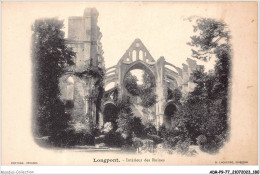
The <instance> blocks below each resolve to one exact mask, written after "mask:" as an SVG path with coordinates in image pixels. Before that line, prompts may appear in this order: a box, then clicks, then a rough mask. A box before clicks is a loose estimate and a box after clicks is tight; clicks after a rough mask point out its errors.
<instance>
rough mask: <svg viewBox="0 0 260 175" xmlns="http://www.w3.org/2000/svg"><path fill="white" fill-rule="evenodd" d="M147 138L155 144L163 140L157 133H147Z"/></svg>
mask: <svg viewBox="0 0 260 175" xmlns="http://www.w3.org/2000/svg"><path fill="white" fill-rule="evenodd" d="M147 138H148V139H150V140H152V141H153V142H154V144H155V145H157V144H159V143H162V142H163V139H162V138H160V137H159V136H157V135H150V134H147Z"/></svg>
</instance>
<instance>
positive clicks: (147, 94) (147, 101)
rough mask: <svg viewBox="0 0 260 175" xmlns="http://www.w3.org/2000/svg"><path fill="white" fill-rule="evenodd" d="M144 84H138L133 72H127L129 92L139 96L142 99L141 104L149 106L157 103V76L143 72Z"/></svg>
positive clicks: (126, 82)
mask: <svg viewBox="0 0 260 175" xmlns="http://www.w3.org/2000/svg"><path fill="white" fill-rule="evenodd" d="M142 78H143V84H142V85H138V84H137V77H136V76H134V75H132V74H131V72H128V73H127V74H126V77H125V80H124V83H125V86H126V89H127V90H128V92H129V93H130V94H131V95H133V96H139V97H140V98H141V100H142V102H141V105H142V106H143V107H146V108H149V107H151V106H153V105H154V104H155V103H156V98H157V96H156V94H155V85H156V84H155V78H154V76H150V75H149V74H148V73H146V72H144V73H143V76H142Z"/></svg>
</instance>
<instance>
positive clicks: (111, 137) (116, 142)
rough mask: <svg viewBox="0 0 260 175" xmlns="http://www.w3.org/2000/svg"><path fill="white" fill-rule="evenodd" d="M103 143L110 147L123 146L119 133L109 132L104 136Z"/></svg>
mask: <svg viewBox="0 0 260 175" xmlns="http://www.w3.org/2000/svg"><path fill="white" fill-rule="evenodd" d="M104 142H105V144H106V145H107V146H110V147H121V146H122V145H123V144H124V138H123V137H122V136H121V134H120V133H118V132H115V131H110V132H108V133H106V134H105V138H104Z"/></svg>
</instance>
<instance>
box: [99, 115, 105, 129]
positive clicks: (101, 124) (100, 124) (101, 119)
mask: <svg viewBox="0 0 260 175" xmlns="http://www.w3.org/2000/svg"><path fill="white" fill-rule="evenodd" d="M103 125H104V119H103V114H102V113H101V112H100V113H99V123H98V126H99V129H101V128H102V126H103Z"/></svg>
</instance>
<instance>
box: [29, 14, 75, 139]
mask: <svg viewBox="0 0 260 175" xmlns="http://www.w3.org/2000/svg"><path fill="white" fill-rule="evenodd" d="M62 28H63V21H60V20H58V19H56V18H50V19H39V20H36V21H35V22H34V24H33V26H32V31H33V36H32V61H33V63H34V64H33V65H34V67H33V70H34V77H33V81H34V83H33V84H34V87H33V89H34V99H33V100H34V113H33V114H34V119H35V123H36V126H35V128H34V129H35V130H34V133H35V134H36V137H42V136H50V137H51V138H56V140H55V141H54V142H55V143H58V142H61V143H62V141H61V139H62V137H59V136H58V133H60V132H63V131H65V130H66V129H67V128H68V121H69V119H70V116H69V115H68V114H66V113H65V107H64V104H63V103H62V102H61V101H60V100H59V94H60V90H59V86H58V83H59V78H60V77H61V75H62V74H63V73H64V68H65V67H67V66H70V65H73V64H74V63H73V59H72V58H73V57H74V56H75V53H74V52H73V51H72V49H71V48H68V47H67V46H66V44H65V40H64V32H63V31H62ZM55 143H53V144H55Z"/></svg>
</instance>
